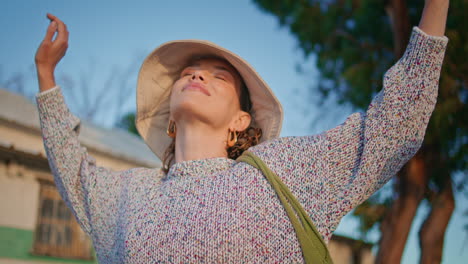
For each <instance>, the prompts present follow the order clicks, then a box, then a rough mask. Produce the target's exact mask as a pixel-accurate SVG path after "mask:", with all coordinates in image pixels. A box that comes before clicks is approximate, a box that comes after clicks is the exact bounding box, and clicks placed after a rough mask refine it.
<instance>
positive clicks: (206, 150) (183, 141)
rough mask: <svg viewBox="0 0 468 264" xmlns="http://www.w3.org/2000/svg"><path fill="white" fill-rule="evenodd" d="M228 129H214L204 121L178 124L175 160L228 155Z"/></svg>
mask: <svg viewBox="0 0 468 264" xmlns="http://www.w3.org/2000/svg"><path fill="white" fill-rule="evenodd" d="M226 139H227V129H219V130H216V129H213V128H212V127H209V126H207V125H206V124H204V123H200V122H196V123H186V122H179V124H177V136H176V144H175V162H182V161H187V160H198V159H207V158H217V157H227V151H226Z"/></svg>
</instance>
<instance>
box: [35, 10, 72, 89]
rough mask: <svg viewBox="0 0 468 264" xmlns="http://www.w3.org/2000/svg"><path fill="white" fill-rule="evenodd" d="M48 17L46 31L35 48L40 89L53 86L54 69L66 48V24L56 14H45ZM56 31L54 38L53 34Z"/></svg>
mask: <svg viewBox="0 0 468 264" xmlns="http://www.w3.org/2000/svg"><path fill="white" fill-rule="evenodd" d="M47 18H49V19H50V24H49V27H48V28H47V33H46V35H45V37H44V40H43V41H42V42H41V45H40V46H39V48H38V49H37V52H36V57H35V62H36V70H37V77H38V80H39V89H40V91H41V92H42V91H46V90H48V89H50V88H53V87H54V86H55V78H54V71H55V67H56V66H57V64H58V63H59V61H60V60H61V59H62V58H63V56H65V53H66V51H67V48H68V30H67V26H66V25H65V24H64V23H63V22H62V21H61V20H60V19H58V18H57V17H56V16H54V15H52V14H47ZM56 32H57V36H56V38H55V40H53V37H54V34H55V33H56Z"/></svg>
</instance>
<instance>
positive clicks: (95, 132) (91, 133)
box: [0, 89, 161, 167]
mask: <svg viewBox="0 0 468 264" xmlns="http://www.w3.org/2000/svg"><path fill="white" fill-rule="evenodd" d="M0 120H5V121H8V122H11V123H14V124H16V125H19V126H22V127H26V128H29V129H32V130H34V131H37V132H38V133H40V124H39V114H38V111H37V107H36V105H35V104H33V103H31V102H30V101H29V100H28V99H27V98H25V97H24V96H21V95H18V94H15V93H12V92H10V91H7V90H5V89H0ZM78 138H79V140H80V142H81V143H82V144H83V145H84V146H85V147H87V148H90V149H93V150H96V151H98V152H102V153H104V154H107V155H110V156H113V157H118V158H122V159H125V160H128V161H131V162H135V163H138V164H142V165H143V166H147V167H160V166H161V161H160V160H159V159H158V158H157V157H156V155H155V154H154V153H153V152H152V151H151V150H150V149H149V148H148V146H147V145H146V144H145V143H144V142H143V140H142V139H140V138H139V137H138V136H136V135H133V134H131V133H129V132H127V131H125V130H123V129H120V128H112V129H108V128H103V127H99V126H96V125H93V124H91V123H89V122H86V121H83V120H81V126H80V134H79V137H78ZM0 142H1V143H2V145H5V146H8V145H11V143H9V142H8V139H0ZM9 147H15V146H9ZM23 151H24V150H23ZM32 154H37V153H32Z"/></svg>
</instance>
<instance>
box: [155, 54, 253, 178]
mask: <svg viewBox="0 0 468 264" xmlns="http://www.w3.org/2000/svg"><path fill="white" fill-rule="evenodd" d="M201 59H217V60H221V61H224V62H226V63H227V64H229V65H231V64H230V63H229V62H228V61H227V60H226V59H224V58H221V57H218V56H213V55H202V56H195V57H193V58H192V59H191V60H189V63H188V64H187V65H190V64H192V63H194V62H195V61H198V60H201ZM231 66H232V65H231ZM232 68H234V67H232ZM234 70H236V68H234ZM236 74H237V75H238V76H239V78H240V80H241V89H240V95H239V103H240V107H241V110H242V111H244V112H247V113H249V114H250V111H251V110H252V102H251V101H250V93H249V90H248V88H247V86H246V85H245V83H244V81H243V79H242V76H241V75H240V74H239V73H238V72H237V70H236ZM227 136H228V131H226V138H227ZM261 137H262V129H261V128H254V127H252V126H249V127H247V129H245V130H244V131H240V132H238V134H237V142H236V144H234V146H232V147H229V148H228V149H227V150H226V151H227V153H228V158H230V159H237V158H238V157H239V156H240V155H242V153H243V152H244V151H246V150H247V149H249V148H250V147H252V146H255V145H257V144H258V143H259V142H260V138H261ZM174 158H175V138H174V139H172V142H171V144H170V145H169V146H168V147H167V148H166V151H165V153H164V159H163V171H164V172H165V173H167V172H168V171H169V168H170V166H171V164H172V163H173V161H174Z"/></svg>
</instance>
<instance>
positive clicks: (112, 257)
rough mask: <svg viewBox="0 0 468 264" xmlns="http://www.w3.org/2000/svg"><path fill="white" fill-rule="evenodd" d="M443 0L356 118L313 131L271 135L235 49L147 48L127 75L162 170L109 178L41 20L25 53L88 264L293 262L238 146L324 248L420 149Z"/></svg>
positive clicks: (429, 10)
mask: <svg viewBox="0 0 468 264" xmlns="http://www.w3.org/2000/svg"><path fill="white" fill-rule="evenodd" d="M448 2H449V1H448V0H426V2H425V8H424V11H423V16H422V18H421V22H420V24H419V27H415V28H414V29H413V32H412V35H411V40H410V42H409V44H408V47H407V50H406V52H405V54H404V56H403V57H402V58H401V59H400V60H399V61H398V62H397V63H396V64H395V65H394V66H393V67H392V68H390V69H389V70H388V72H387V73H386V74H385V76H384V90H383V91H382V92H381V93H379V94H378V95H377V96H376V97H375V98H374V100H373V101H372V103H371V105H370V106H369V109H368V110H367V112H366V113H365V114H363V113H355V114H353V115H351V116H350V117H349V118H348V119H347V120H346V121H345V122H344V123H343V124H341V125H339V126H337V127H336V128H333V129H331V130H329V131H326V132H324V133H322V134H320V135H314V136H306V137H288V138H278V135H279V130H280V128H281V122H282V111H281V106H280V105H279V103H278V102H277V100H276V98H275V97H274V95H273V94H272V93H271V90H270V89H269V88H268V86H267V85H266V84H265V83H264V82H263V81H262V80H261V78H260V77H259V76H258V75H257V73H256V72H255V71H254V70H253V69H252V68H251V67H250V66H249V65H248V64H247V63H246V62H245V61H243V60H242V59H241V58H240V57H238V56H237V55H235V54H233V53H231V52H229V51H227V50H225V49H223V48H221V47H218V46H216V45H214V44H212V43H209V42H203V41H175V42H170V43H166V44H164V45H162V46H160V47H159V48H157V49H156V50H155V51H154V52H153V53H151V54H150V55H149V56H148V57H147V59H146V60H145V62H144V63H143V66H142V68H141V70H140V74H139V77H138V88H137V111H138V113H137V127H138V130H139V132H140V134H141V135H142V137H143V138H144V139H145V141H146V142H147V144H148V145H149V146H150V148H151V149H152V150H153V151H154V152H155V153H156V155H158V156H159V157H160V158H161V159H162V160H164V164H165V168H163V169H162V170H161V169H148V168H135V169H131V170H128V171H118V172H117V171H111V170H108V169H105V168H102V167H97V166H96V165H95V162H94V160H93V159H92V158H91V157H90V156H89V155H88V154H87V152H86V149H84V148H83V147H81V146H80V144H79V142H78V140H77V134H78V131H79V130H78V128H79V120H78V118H76V117H75V116H74V115H72V114H71V113H70V112H69V110H68V108H67V106H66V104H65V102H64V99H63V96H62V93H61V90H60V87H59V86H56V84H55V81H54V77H53V72H54V70H55V66H56V64H57V63H58V62H59V61H60V59H61V58H62V57H63V56H64V54H65V51H66V49H67V43H68V31H67V29H66V26H65V24H64V23H63V22H62V21H60V20H59V19H58V18H57V17H55V16H53V15H50V14H49V15H48V18H49V19H50V20H51V24H50V25H49V28H48V30H47V33H46V36H45V39H44V41H43V42H42V43H41V45H40V47H39V49H38V51H37V53H36V66H37V73H38V79H39V87H40V91H41V93H40V94H38V95H37V103H38V108H39V114H40V121H41V127H42V133H43V138H44V145H45V149H46V152H47V155H48V159H49V163H50V167H51V168H52V171H53V174H54V178H55V182H56V185H57V187H58V189H59V191H60V193H61V195H62V197H63V199H64V200H65V202H66V203H67V205H68V206H69V207H70V208H71V209H72V211H73V213H74V215H75V216H76V218H77V220H78V222H79V223H80V225H81V227H82V228H83V229H84V230H85V231H86V232H87V233H88V234H89V235H90V236H91V238H92V240H93V244H94V247H95V249H96V253H97V257H98V259H99V262H102V263H155V262H158V263H159V262H163V263H172V262H177V263H182V262H184V263H188V262H207V263H213V262H229V263H231V262H267V263H270V262H294V263H297V262H303V261H304V255H305V253H304V252H303V251H302V250H301V246H302V244H301V245H300V244H299V241H298V236H299V233H297V232H295V229H294V228H295V226H294V227H293V225H292V224H291V221H292V220H291V219H290V218H289V217H288V214H287V213H286V212H285V209H284V207H283V204H282V203H281V202H280V200H279V199H278V196H277V195H276V193H275V190H273V188H272V185H270V183H269V181H267V180H266V178H265V177H264V173H262V171H260V170H258V169H257V168H255V167H253V166H250V165H249V164H247V163H244V162H236V161H235V160H234V159H235V158H236V157H238V156H239V155H240V154H241V153H242V152H243V151H245V150H246V149H248V151H249V152H251V153H253V154H255V155H257V156H258V157H260V158H261V160H263V162H264V163H265V164H266V165H267V166H268V167H269V168H270V169H271V170H272V171H273V172H274V173H276V174H277V175H278V176H279V178H281V180H282V181H283V182H284V184H285V185H286V186H287V187H288V188H289V189H290V191H291V193H292V194H293V195H294V196H295V197H296V198H297V200H298V201H299V203H300V204H301V205H302V207H304V209H305V211H306V213H307V214H308V215H309V216H310V219H311V220H312V222H313V225H315V228H316V229H317V230H318V232H319V236H320V239H323V240H324V241H325V243H326V242H328V240H329V239H330V237H331V234H332V232H333V231H334V230H335V228H336V226H337V225H338V223H339V221H340V219H341V218H342V217H343V216H344V215H345V214H346V213H347V212H349V211H350V210H351V209H352V208H354V207H355V206H357V205H358V204H360V203H362V202H363V201H364V200H365V199H367V198H368V197H369V196H370V195H371V194H372V193H374V192H375V191H376V190H378V189H379V188H380V187H381V186H382V185H383V184H385V183H386V182H387V181H388V180H389V179H390V178H391V177H392V176H393V175H394V174H395V173H396V172H397V171H398V170H399V169H400V168H401V166H402V165H403V164H404V163H405V162H406V161H407V160H408V159H410V158H411V157H412V156H413V155H414V153H415V152H416V151H417V150H418V148H419V147H420V145H421V142H422V140H423V137H424V132H425V129H426V125H427V123H428V121H429V118H430V115H431V112H432V110H433V108H434V105H435V102H436V97H437V88H438V87H437V86H438V79H439V74H440V69H441V65H442V60H443V56H444V51H445V48H446V45H447V41H448V40H447V38H446V37H443V35H444V29H445V21H446V15H447V9H448ZM55 32H58V34H57V37H56V39H55V40H54V41H53V40H52V37H53V35H54V33H55ZM249 127H251V128H250V129H249ZM262 133H263V135H261V134H262ZM236 136H237V138H238V139H237V141H236ZM258 141H259V142H260V143H259V144H258V145H256V146H253V145H255V144H256V143H258ZM303 254H304V255H303Z"/></svg>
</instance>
